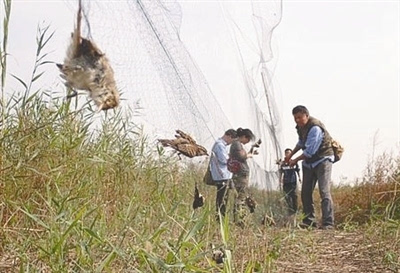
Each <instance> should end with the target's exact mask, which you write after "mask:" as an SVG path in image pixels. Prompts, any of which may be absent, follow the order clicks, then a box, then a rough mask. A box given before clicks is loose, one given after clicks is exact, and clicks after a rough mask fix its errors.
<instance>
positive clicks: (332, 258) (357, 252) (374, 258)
mask: <svg viewBox="0 0 400 273" xmlns="http://www.w3.org/2000/svg"><path fill="white" fill-rule="evenodd" d="M294 236H296V238H295V239H293V240H291V239H289V240H286V241H284V242H282V246H281V249H280V253H281V255H280V256H279V258H278V260H277V272H285V273H288V272H296V273H299V272H324V273H327V272H332V273H333V272H335V273H337V272H340V273H342V272H360V273H361V272H362V273H365V272H377V273H381V272H382V273H383V272H400V271H399V268H397V269H396V268H395V267H394V266H393V264H392V265H390V263H388V262H385V254H386V255H388V253H392V252H393V251H392V250H391V248H390V247H388V242H382V241H376V242H373V241H372V240H371V239H370V238H369V236H368V235H365V233H364V232H362V231H358V232H344V231H337V230H335V231H325V230H301V231H296V232H295V233H294ZM396 248H397V251H398V250H399V249H398V246H396ZM391 251H392V252H391ZM395 255H396V254H395ZM397 259H398V255H397ZM391 267H392V268H391Z"/></svg>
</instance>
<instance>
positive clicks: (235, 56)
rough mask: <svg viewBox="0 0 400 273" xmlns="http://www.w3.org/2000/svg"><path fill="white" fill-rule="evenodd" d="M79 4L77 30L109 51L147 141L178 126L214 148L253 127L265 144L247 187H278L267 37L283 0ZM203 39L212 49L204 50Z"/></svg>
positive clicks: (277, 142) (96, 0)
mask: <svg viewBox="0 0 400 273" xmlns="http://www.w3.org/2000/svg"><path fill="white" fill-rule="evenodd" d="M66 2H67V5H68V6H69V8H70V9H71V10H73V9H74V8H75V6H76V7H77V1H71V0H66ZM201 9H204V11H205V12H207V13H205V14H201V13H200V11H201ZM75 10H77V9H75ZM83 10H84V22H83V36H88V37H90V38H92V39H93V40H94V41H95V42H96V43H97V44H98V46H99V47H100V48H101V49H102V50H103V51H104V52H105V53H106V54H107V56H108V58H109V59H110V61H111V64H112V66H113V68H114V71H115V78H116V81H117V85H118V87H119V88H120V89H121V93H122V95H121V98H122V99H123V101H122V102H121V105H122V107H124V108H125V107H126V108H135V109H136V110H137V111H139V112H140V115H139V116H138V117H137V118H138V119H139V120H140V122H141V123H142V124H143V125H144V128H145V132H147V134H148V135H149V137H150V138H154V139H156V138H171V137H173V135H174V131H175V130H176V129H180V130H183V131H184V132H186V133H188V134H190V135H191V136H193V137H194V138H195V139H196V140H197V142H198V143H199V144H200V145H202V146H204V147H206V148H207V149H211V146H212V144H213V142H214V141H215V140H216V139H217V138H218V137H220V136H222V135H223V133H224V132H225V131H226V130H227V129H230V128H234V129H237V128H238V127H242V128H250V129H251V130H252V131H253V132H254V133H255V135H256V137H257V139H258V138H261V140H262V142H263V143H262V145H261V147H260V149H259V152H260V154H259V155H258V156H255V158H254V160H249V161H250V162H252V163H251V165H252V166H251V169H252V171H251V177H250V181H251V184H252V185H253V186H257V187H259V188H263V189H271V188H275V187H276V186H277V183H278V172H277V170H278V168H277V165H276V164H275V162H276V160H277V158H279V155H280V152H281V147H280V139H281V130H280V126H281V124H280V116H279V112H278V110H279V108H278V106H277V103H276V96H275V94H274V92H273V85H272V80H273V77H272V71H273V67H274V62H273V54H272V50H271V37H272V32H273V30H274V28H275V27H276V26H277V25H278V24H279V21H280V19H281V1H246V2H241V1H239V2H231V1H229V2H227V3H224V4H221V2H215V3H214V2H198V3H196V2H178V1H173V0H172V1H171V0H167V1H142V0H136V1H128V0H126V1H123V0H121V1H101V0H91V1H84V2H83ZM207 31H210V34H207ZM207 35H209V36H207ZM193 37H195V38H193ZM225 38H226V39H225ZM218 39H219V40H218ZM209 42H210V43H211V44H213V48H212V50H208V49H204V48H203V50H201V46H205V45H207V44H208V43H209ZM189 45H190V46H189ZM199 48H200V49H199ZM207 54H210V55H207ZM196 58H197V59H196ZM227 60H228V61H227ZM227 63H229V65H228V66H227V67H228V70H226V73H225V72H224V65H225V64H227ZM201 64H202V65H201ZM200 67H201V69H200ZM209 68H210V70H209ZM212 69H214V70H212ZM218 69H220V70H218ZM235 73H236V74H235ZM219 75H222V76H219ZM206 76H207V77H206ZM225 83H226V84H227V86H226V87H224V84H225ZM214 87H215V88H214ZM124 99H125V101H124ZM196 160H199V159H198V158H197V159H196Z"/></svg>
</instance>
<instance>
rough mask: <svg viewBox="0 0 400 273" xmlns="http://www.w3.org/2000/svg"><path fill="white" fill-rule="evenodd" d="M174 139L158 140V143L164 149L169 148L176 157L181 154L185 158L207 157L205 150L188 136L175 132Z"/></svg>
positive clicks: (178, 131) (179, 131)
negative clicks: (173, 151)
mask: <svg viewBox="0 0 400 273" xmlns="http://www.w3.org/2000/svg"><path fill="white" fill-rule="evenodd" d="M176 133H177V134H176V135H175V139H158V141H159V142H160V143H161V144H162V146H164V147H171V148H172V149H174V150H176V151H177V152H178V156H179V158H180V155H181V154H183V155H185V156H187V157H190V158H192V157H195V156H202V155H208V153H207V149H206V148H204V147H203V146H201V145H198V144H197V143H196V141H195V140H194V139H193V138H192V137H191V136H189V135H188V134H186V133H184V132H182V131H181V130H176Z"/></svg>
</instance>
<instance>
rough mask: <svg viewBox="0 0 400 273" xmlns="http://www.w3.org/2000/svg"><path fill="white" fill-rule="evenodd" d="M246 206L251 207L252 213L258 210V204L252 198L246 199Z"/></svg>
mask: <svg viewBox="0 0 400 273" xmlns="http://www.w3.org/2000/svg"><path fill="white" fill-rule="evenodd" d="M245 202H246V205H247V206H248V207H249V210H250V213H253V212H254V211H255V210H256V207H257V202H256V200H254V199H253V198H252V197H251V196H247V197H246V200H245Z"/></svg>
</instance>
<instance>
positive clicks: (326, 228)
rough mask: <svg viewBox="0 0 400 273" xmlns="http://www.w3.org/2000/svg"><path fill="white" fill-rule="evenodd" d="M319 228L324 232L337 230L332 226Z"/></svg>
mask: <svg viewBox="0 0 400 273" xmlns="http://www.w3.org/2000/svg"><path fill="white" fill-rule="evenodd" d="M319 228H320V229H322V230H334V229H335V227H334V226H332V225H327V226H321V227H319Z"/></svg>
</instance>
